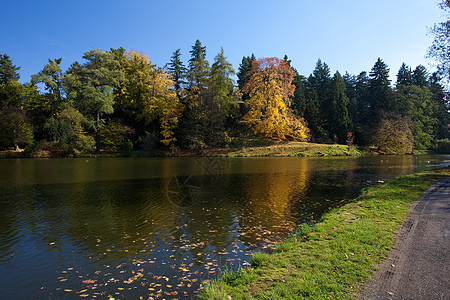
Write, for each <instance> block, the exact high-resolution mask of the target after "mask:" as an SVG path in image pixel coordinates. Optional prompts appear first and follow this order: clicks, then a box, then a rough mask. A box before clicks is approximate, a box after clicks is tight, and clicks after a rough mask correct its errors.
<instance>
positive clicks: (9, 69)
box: [0, 54, 20, 84]
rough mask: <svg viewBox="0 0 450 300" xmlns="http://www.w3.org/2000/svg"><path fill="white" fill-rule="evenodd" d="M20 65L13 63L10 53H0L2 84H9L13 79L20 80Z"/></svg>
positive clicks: (0, 82) (0, 81)
mask: <svg viewBox="0 0 450 300" xmlns="http://www.w3.org/2000/svg"><path fill="white" fill-rule="evenodd" d="M19 70H20V67H17V66H15V65H13V63H12V61H11V59H10V58H9V56H8V55H6V54H3V55H1V54H0V84H8V83H9V82H11V81H19V79H20V75H19V72H18V71H19Z"/></svg>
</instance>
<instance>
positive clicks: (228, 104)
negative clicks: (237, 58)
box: [210, 48, 237, 117]
mask: <svg viewBox="0 0 450 300" xmlns="http://www.w3.org/2000/svg"><path fill="white" fill-rule="evenodd" d="M234 74H235V73H234V69H233V66H232V65H231V63H229V62H228V61H227V58H226V57H225V55H224V53H223V48H221V49H220V52H219V53H218V54H217V55H216V57H215V58H214V63H213V65H212V66H211V81H210V82H211V83H210V85H211V90H212V92H213V94H214V97H216V98H217V100H218V102H219V103H220V106H221V109H222V111H223V114H224V116H225V117H231V116H233V114H234V113H235V111H236V108H237V105H236V102H235V101H234V98H233V97H232V92H233V80H232V79H231V77H230V76H233V75H234Z"/></svg>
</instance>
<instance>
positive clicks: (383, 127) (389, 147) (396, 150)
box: [373, 114, 414, 154]
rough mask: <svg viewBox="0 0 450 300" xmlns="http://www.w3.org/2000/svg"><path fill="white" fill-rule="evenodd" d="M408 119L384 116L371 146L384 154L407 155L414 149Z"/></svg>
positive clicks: (410, 122) (393, 115)
mask: <svg viewBox="0 0 450 300" xmlns="http://www.w3.org/2000/svg"><path fill="white" fill-rule="evenodd" d="M412 126H413V125H412V121H411V119H410V118H405V117H401V116H399V115H396V114H384V115H383V116H382V118H381V120H380V122H379V124H378V127H377V130H376V132H375V136H374V138H373V144H374V145H375V146H376V147H378V149H379V150H381V151H383V152H385V153H386V154H409V153H412V151H413V148H414V136H413V132H412V129H411V128H412Z"/></svg>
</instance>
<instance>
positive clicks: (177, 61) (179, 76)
mask: <svg viewBox="0 0 450 300" xmlns="http://www.w3.org/2000/svg"><path fill="white" fill-rule="evenodd" d="M166 68H167V71H168V73H169V75H170V79H171V80H172V81H173V82H174V83H175V85H174V87H175V92H176V93H177V95H178V97H180V98H181V91H182V88H183V87H184V85H185V84H186V81H185V78H186V73H187V68H186V67H185V66H184V64H183V62H182V61H181V52H180V49H177V50H175V51H174V52H173V53H172V57H171V58H170V62H169V63H168V64H167V65H166Z"/></svg>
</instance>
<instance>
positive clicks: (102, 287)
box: [0, 156, 446, 299]
mask: <svg viewBox="0 0 450 300" xmlns="http://www.w3.org/2000/svg"><path fill="white" fill-rule="evenodd" d="M445 159H446V158H445V157H427V158H425V159H424V158H417V157H413V156H404V157H384V158H379V157H374V158H359V159H355V158H335V159H307V158H275V159H273V158H254V159H231V160H230V159H228V160H225V159H210V158H208V159H206V158H205V159H142V160H139V159H137V160H134V159H115V160H108V159H100V160H91V159H89V160H86V159H80V160H1V161H0V167H1V169H2V172H1V174H0V193H1V198H0V205H1V209H0V274H2V280H1V281H0V293H1V294H2V295H3V296H4V297H6V298H8V299H24V298H33V299H35V298H45V299H47V298H74V297H78V296H80V295H83V296H85V295H87V296H86V297H101V296H102V295H103V296H107V295H112V296H114V297H116V298H121V297H125V298H129V297H131V298H138V297H139V296H144V297H148V295H153V296H154V297H162V298H166V299H169V298H183V297H192V296H193V295H194V294H195V292H196V291H197V290H198V289H199V287H200V285H201V281H203V280H208V279H211V278H214V277H215V276H216V275H217V273H218V272H219V269H220V268H222V269H223V268H224V267H225V266H227V267H236V266H239V265H243V264H244V263H245V262H246V261H248V260H249V255H250V253H251V251H253V250H255V249H256V250H261V249H263V250H264V249H267V250H268V249H270V247H271V246H272V245H273V243H275V242H278V241H280V240H282V239H284V238H286V237H287V236H289V235H290V234H291V233H292V232H293V231H294V230H295V227H296V225H297V224H299V223H301V222H306V221H311V220H316V219H317V218H319V217H320V215H321V214H322V213H323V212H325V211H327V210H328V209H330V208H331V207H335V206H339V205H341V204H342V203H344V202H346V201H348V200H349V199H351V198H353V197H355V196H356V195H357V194H358V193H359V191H360V189H361V188H362V187H364V186H367V185H369V184H371V183H376V182H378V181H383V180H386V179H388V178H391V177H393V176H396V175H399V174H406V173H411V172H413V171H415V170H416V169H423V168H429V167H430V166H432V165H436V164H437V163H439V162H441V161H443V160H445Z"/></svg>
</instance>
